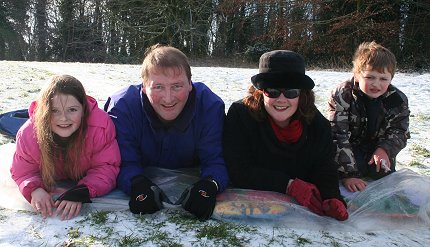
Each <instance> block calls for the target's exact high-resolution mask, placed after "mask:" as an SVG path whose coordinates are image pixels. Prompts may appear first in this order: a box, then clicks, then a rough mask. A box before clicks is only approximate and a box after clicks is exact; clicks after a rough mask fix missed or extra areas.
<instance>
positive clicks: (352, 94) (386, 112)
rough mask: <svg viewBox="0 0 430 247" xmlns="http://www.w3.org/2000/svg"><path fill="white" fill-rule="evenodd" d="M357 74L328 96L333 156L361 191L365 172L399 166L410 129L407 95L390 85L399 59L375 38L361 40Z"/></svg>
mask: <svg viewBox="0 0 430 247" xmlns="http://www.w3.org/2000/svg"><path fill="white" fill-rule="evenodd" d="M353 64H354V68H353V73H354V77H353V78H352V79H350V80H348V81H345V82H343V83H341V84H340V85H338V86H337V87H336V88H335V89H334V90H333V91H332V93H331V97H330V99H329V101H328V105H329V114H328V117H329V120H330V123H331V127H332V135H333V139H334V144H335V145H336V148H337V151H336V156H335V161H336V163H337V164H338V172H339V175H340V178H341V179H342V183H343V185H344V186H345V188H347V190H349V191H353V192H355V191H362V190H364V189H365V188H366V186H367V183H366V182H365V181H364V180H362V179H361V178H362V177H370V178H373V179H379V178H381V177H383V176H386V175H388V174H390V173H391V172H394V171H395V158H396V155H397V154H398V153H399V152H400V150H402V149H403V148H404V147H405V146H406V140H407V139H408V138H410V134H409V113H410V111H409V108H408V99H407V97H406V95H405V94H403V93H402V92H401V91H400V90H399V89H398V88H396V87H395V86H393V85H391V80H392V79H393V76H394V73H395V70H396V58H395V56H394V55H393V53H391V51H389V50H388V49H386V48H385V47H383V46H381V45H379V44H377V43H376V42H364V43H362V44H360V46H359V47H358V49H357V50H356V52H355V54H354V58H353Z"/></svg>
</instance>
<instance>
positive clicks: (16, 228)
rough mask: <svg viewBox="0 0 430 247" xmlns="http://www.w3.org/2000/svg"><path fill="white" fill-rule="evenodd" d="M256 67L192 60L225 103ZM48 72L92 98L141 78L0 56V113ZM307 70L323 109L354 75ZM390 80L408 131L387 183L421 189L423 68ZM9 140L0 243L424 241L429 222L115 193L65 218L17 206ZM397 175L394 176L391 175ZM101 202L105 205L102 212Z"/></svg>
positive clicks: (22, 101)
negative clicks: (135, 199)
mask: <svg viewBox="0 0 430 247" xmlns="http://www.w3.org/2000/svg"><path fill="white" fill-rule="evenodd" d="M257 72H258V70H257V69H245V68H224V67H192V74H193V75H192V80H193V81H195V82H197V81H200V82H204V83H205V84H207V85H208V86H209V88H211V89H212V90H213V91H214V92H215V93H216V94H218V95H219V96H220V97H221V98H222V99H223V100H224V102H225V105H226V110H227V109H228V107H229V106H230V104H231V103H232V102H234V101H236V100H239V99H241V98H242V97H243V96H244V95H245V94H246V90H247V87H248V86H249V85H250V78H251V76H252V75H254V74H256V73H257ZM54 74H70V75H72V76H75V77H76V78H78V79H79V80H80V81H81V82H82V83H83V85H84V87H85V88H86V90H87V94H89V95H91V96H93V97H95V98H96V99H97V100H98V102H99V106H100V107H103V104H104V102H105V101H106V99H107V97H108V96H109V95H110V94H112V93H113V92H115V91H116V90H118V89H119V88H121V87H123V86H126V85H129V84H134V83H140V66H139V65H112V64H84V63H43V62H15V61H0V113H4V112H8V111H12V110H17V109H22V108H26V107H28V105H29V104H30V102H31V101H32V100H34V99H35V98H36V97H37V94H38V92H39V91H40V89H41V87H42V86H43V85H44V84H45V83H46V81H47V80H48V79H49V77H50V76H52V75H54ZM306 74H307V75H309V76H310V77H311V78H312V79H313V80H314V81H315V88H314V92H315V94H316V104H317V107H318V109H319V110H320V111H321V112H322V113H323V114H324V115H326V112H325V111H326V106H327V103H326V101H327V98H328V96H329V93H330V90H331V89H332V88H334V87H335V86H336V85H337V84H338V83H341V82H342V81H344V80H347V79H349V78H351V77H352V73H351V72H348V71H329V70H318V71H317V70H311V71H307V72H306ZM392 83H393V85H395V86H397V87H398V88H399V89H400V90H402V91H403V92H404V93H405V94H406V95H407V96H408V99H409V106H410V110H411V117H410V131H411V139H410V140H409V141H408V145H407V147H406V148H405V149H403V150H402V151H401V152H400V153H399V155H398V156H397V161H398V167H399V168H400V169H405V170H404V172H403V171H402V172H401V173H399V177H395V179H394V180H393V181H391V183H393V184H392V186H393V187H396V189H399V188H400V187H401V186H400V185H402V184H406V186H407V188H415V190H412V192H410V194H416V195H421V194H420V193H422V190H425V191H429V190H430V187H428V183H427V182H428V180H429V176H430V160H429V156H430V155H429V151H428V150H429V148H430V138H429V135H430V134H429V133H430V117H429V116H430V107H429V104H430V97H429V96H430V74H428V73H425V74H418V73H416V74H414V73H409V74H406V73H397V74H396V75H395V77H394V79H393V81H392ZM10 142H11V140H10V139H7V138H5V137H4V136H1V135H0V144H3V145H0V174H1V175H0V246H19V245H20V246H71V245H74V246H112V245H114V246H219V245H227V246H228V245H231V246H238V245H244V246H291V245H296V246H321V245H331V246H429V245H430V225H424V226H417V224H415V223H408V222H403V221H402V220H400V224H394V223H393V224H391V223H390V224H387V225H385V224H383V223H385V221H384V220H383V219H380V218H377V217H375V219H376V220H373V221H370V220H369V221H366V222H365V224H361V223H362V222H361V223H360V222H356V221H353V220H351V221H350V222H346V223H345V224H343V225H342V224H338V222H334V221H330V220H326V219H320V218H321V217H319V218H318V217H313V216H311V217H302V218H299V219H298V221H294V222H293V221H292V219H288V220H290V221H288V220H285V221H284V222H283V223H282V224H280V222H281V221H282V220H280V219H275V220H273V219H271V220H269V221H267V220H255V221H251V222H248V221H238V220H231V219H223V218H219V219H212V220H209V221H207V222H199V221H196V220H194V219H193V218H192V217H190V215H188V214H187V213H185V212H183V211H181V210H180V209H177V208H174V207H167V208H166V209H164V210H163V211H161V212H159V213H156V214H154V215H146V216H139V217H137V216H133V215H132V214H131V213H130V212H129V211H127V210H126V209H127V201H126V200H119V201H115V202H116V203H117V204H116V205H114V204H106V205H107V206H106V205H105V206H106V207H103V206H100V205H101V204H103V203H95V204H94V205H98V207H96V206H93V207H88V208H86V209H85V210H83V212H82V213H81V215H80V216H78V217H77V218H75V219H72V220H69V221H61V220H59V219H58V218H48V219H42V218H41V217H40V216H39V215H36V214H35V213H33V212H31V211H28V210H25V209H26V207H27V209H28V205H25V202H24V201H23V199H22V198H21V197H20V195H19V194H18V193H12V192H14V188H13V187H11V186H12V185H13V184H12V185H11V183H10V181H9V180H8V177H7V171H8V166H9V163H10V158H11V155H12V153H13V144H11V143H10ZM410 172H412V173H411V174H413V176H412V177H414V180H412V181H415V182H413V183H412V185H410V184H408V183H406V182H403V181H410V180H402V179H405V178H409V177H410V175H411V174H410ZM408 176H409V177H408ZM419 178H422V180H420V179H419ZM396 181H402V183H400V182H399V184H396ZM417 181H418V182H417ZM386 184H390V183H388V182H387V183H386ZM382 186H383V185H377V186H375V190H376V192H375V193H378V191H382ZM426 186H427V187H426ZM427 189H429V190H427ZM15 190H16V188H15ZM15 192H16V191H15ZM420 199H421V200H424V203H427V204H425V205H427V212H428V211H429V207H430V204H429V203H430V202H429V201H428V199H429V198H427V197H423V198H421V197H420ZM425 200H427V201H425ZM167 206H168V205H167ZM109 207H110V209H111V210H113V211H112V212H106V210H107V209H106V208H109ZM422 208H424V210H426V208H425V207H422ZM23 209H24V210H23ZM297 210H299V211H300V210H302V209H297ZM300 212H302V211H300ZM354 212H357V211H354ZM354 219H356V218H354ZM287 223H288V224H287ZM352 227H355V228H352ZM386 229H388V230H386ZM205 234H206V235H205Z"/></svg>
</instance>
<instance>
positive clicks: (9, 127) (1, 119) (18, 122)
mask: <svg viewBox="0 0 430 247" xmlns="http://www.w3.org/2000/svg"><path fill="white" fill-rule="evenodd" d="M28 118H29V116H28V109H22V110H16V111H11V112H6V113H3V114H1V115H0V133H1V134H3V135H6V136H8V137H11V138H15V136H16V133H17V132H18V130H19V128H21V126H22V125H23V124H24V123H25V121H27V119H28Z"/></svg>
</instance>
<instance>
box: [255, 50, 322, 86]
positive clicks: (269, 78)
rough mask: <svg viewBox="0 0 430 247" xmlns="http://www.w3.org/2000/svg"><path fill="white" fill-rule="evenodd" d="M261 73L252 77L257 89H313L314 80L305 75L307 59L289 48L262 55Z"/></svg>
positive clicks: (259, 67) (259, 68)
mask: <svg viewBox="0 0 430 247" xmlns="http://www.w3.org/2000/svg"><path fill="white" fill-rule="evenodd" d="M258 70H259V73H258V74H256V75H254V76H253V77H251V81H252V84H253V85H254V87H256V88H257V89H265V88H290V89H296V88H297V89H312V88H314V86H315V83H314V81H313V80H312V79H311V78H310V77H309V76H307V75H305V60H304V59H303V57H302V56H301V55H300V54H298V53H295V52H293V51H289V50H275V51H269V52H266V53H264V54H263V55H261V57H260V64H259V66H258Z"/></svg>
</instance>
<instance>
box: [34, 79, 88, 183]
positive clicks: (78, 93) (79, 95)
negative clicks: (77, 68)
mask: <svg viewBox="0 0 430 247" xmlns="http://www.w3.org/2000/svg"><path fill="white" fill-rule="evenodd" d="M57 94H66V95H72V96H74V97H75V98H76V99H77V100H78V101H79V103H81V104H82V107H83V116H82V120H81V125H80V127H79V128H78V129H77V130H76V131H75V132H74V133H73V134H72V135H71V136H70V137H68V138H67V139H66V140H64V141H63V142H61V141H59V140H60V139H61V138H60V137H58V136H57V135H56V134H55V133H54V132H53V131H52V129H51V113H52V98H53V97H54V96H55V95H57ZM88 112H89V111H88V104H87V98H86V93H85V89H84V87H83V85H82V83H81V82H80V81H79V80H78V79H76V78H75V77H73V76H70V75H57V76H54V77H52V79H51V80H50V82H49V84H48V85H47V86H46V87H45V88H44V89H43V90H42V91H41V93H40V96H39V98H38V99H37V104H36V109H35V114H34V123H35V124H34V128H35V132H36V137H37V142H38V144H39V148H40V159H41V174H42V181H43V184H44V186H45V187H46V189H47V190H50V189H52V188H53V186H54V185H55V177H56V171H55V164H56V163H57V162H60V161H61V159H62V160H63V165H64V171H65V173H66V175H67V176H68V177H69V178H70V179H73V180H75V181H77V180H79V179H80V178H81V177H82V176H83V172H82V170H81V169H80V166H79V163H78V162H79V158H80V156H81V154H82V152H83V150H84V148H85V147H84V146H85V134H86V130H87V121H86V120H87V117H88V114H89V113H88Z"/></svg>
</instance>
